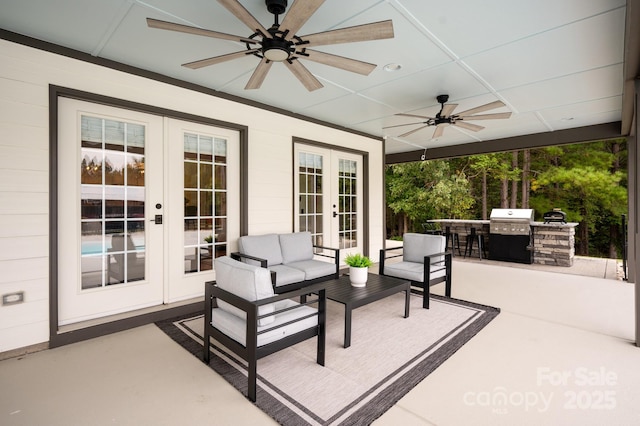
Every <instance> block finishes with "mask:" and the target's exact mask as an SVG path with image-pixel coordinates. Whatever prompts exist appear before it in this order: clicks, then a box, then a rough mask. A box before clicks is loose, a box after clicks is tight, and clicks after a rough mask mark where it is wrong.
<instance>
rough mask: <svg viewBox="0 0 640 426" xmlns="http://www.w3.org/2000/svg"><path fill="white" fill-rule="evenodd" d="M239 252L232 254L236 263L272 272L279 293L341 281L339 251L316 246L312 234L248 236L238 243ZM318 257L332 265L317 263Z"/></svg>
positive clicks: (275, 287)
mask: <svg viewBox="0 0 640 426" xmlns="http://www.w3.org/2000/svg"><path fill="white" fill-rule="evenodd" d="M238 250H239V251H238V252H236V253H232V254H231V257H232V258H233V259H235V260H241V261H243V262H245V263H250V264H255V265H259V266H261V267H263V268H268V269H269V270H270V271H271V272H272V274H273V275H274V276H273V277H272V279H273V285H274V291H275V292H276V293H282V292H287V291H291V290H295V289H298V288H302V287H306V286H308V285H309V284H313V283H316V282H320V281H326V280H329V279H334V278H335V279H337V278H338V277H339V271H340V249H335V248H331V247H324V246H319V245H314V244H313V241H312V238H311V233H309V232H293V233H287V234H265V235H245V236H243V237H240V238H239V239H238ZM326 252H329V254H327V253H326ZM316 256H320V257H326V258H329V259H332V262H325V261H322V260H317V259H315V257H316Z"/></svg>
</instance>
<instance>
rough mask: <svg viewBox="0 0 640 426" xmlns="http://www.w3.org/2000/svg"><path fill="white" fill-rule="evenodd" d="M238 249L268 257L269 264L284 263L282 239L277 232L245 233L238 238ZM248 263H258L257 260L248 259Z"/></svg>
mask: <svg viewBox="0 0 640 426" xmlns="http://www.w3.org/2000/svg"><path fill="white" fill-rule="evenodd" d="M238 249H239V250H240V253H243V254H248V255H249V256H255V257H259V258H261V259H266V260H267V266H273V265H280V264H281V263H282V251H281V250H280V239H279V238H278V235H277V234H265V235H245V236H243V237H240V238H239V239H238ZM246 263H249V264H256V263H257V262H253V261H252V260H250V259H247V260H246ZM258 265H259V263H258Z"/></svg>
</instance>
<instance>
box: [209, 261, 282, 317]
mask: <svg viewBox="0 0 640 426" xmlns="http://www.w3.org/2000/svg"><path fill="white" fill-rule="evenodd" d="M214 265H215V272H216V283H217V285H218V287H219V288H221V289H223V290H226V291H228V292H229V293H233V294H235V295H236V296H239V297H242V298H243V299H245V300H249V301H251V302H253V301H256V300H262V299H266V298H269V297H273V296H274V293H273V287H272V286H271V274H270V273H269V271H268V270H267V269H265V268H261V267H259V266H254V265H248V264H246V263H242V262H238V261H236V260H233V259H231V258H230V257H228V256H222V257H218V258H216V259H215V261H214ZM217 302H218V306H219V307H220V309H222V310H223V311H226V312H229V313H230V314H233V315H235V316H236V317H238V318H239V319H241V320H242V321H246V313H245V312H244V311H242V310H241V309H238V308H237V307H235V306H233V305H230V304H229V303H227V302H225V301H223V300H220V299H218V300H217ZM273 311H274V305H273V303H269V304H267V305H264V306H260V307H259V308H258V315H267V314H270V313H272V312H273ZM274 321H275V318H274V317H273V316H272V315H271V316H268V317H265V318H262V319H259V320H258V324H259V325H261V326H264V325H268V324H271V323H273V322H274Z"/></svg>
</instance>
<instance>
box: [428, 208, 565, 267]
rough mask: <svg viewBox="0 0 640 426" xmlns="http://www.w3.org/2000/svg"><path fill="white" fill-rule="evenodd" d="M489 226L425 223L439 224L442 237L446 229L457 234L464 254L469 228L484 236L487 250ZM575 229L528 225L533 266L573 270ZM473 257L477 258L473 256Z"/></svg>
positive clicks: (460, 221) (459, 221) (447, 221)
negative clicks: (530, 232)
mask: <svg viewBox="0 0 640 426" xmlns="http://www.w3.org/2000/svg"><path fill="white" fill-rule="evenodd" d="M489 222H490V221H489V220H468V219H434V220H430V221H428V223H433V224H439V226H440V229H441V230H442V231H443V233H444V230H445V227H447V226H449V227H450V232H452V233H458V235H459V237H460V244H461V249H462V250H464V242H465V239H466V236H467V235H468V234H469V233H470V229H471V228H472V227H473V228H476V232H478V233H482V234H483V235H484V238H485V241H486V243H485V244H486V245H487V246H489V245H490V244H491V235H490V233H489ZM576 226H578V224H577V223H575V222H570V223H544V222H531V227H532V231H533V263H537V264H541V265H556V266H572V265H573V259H574V257H575V234H576V232H575V229H576ZM474 247H475V246H474ZM474 251H475V248H474ZM456 254H457V250H456ZM472 255H473V256H477V254H475V253H474V254H472Z"/></svg>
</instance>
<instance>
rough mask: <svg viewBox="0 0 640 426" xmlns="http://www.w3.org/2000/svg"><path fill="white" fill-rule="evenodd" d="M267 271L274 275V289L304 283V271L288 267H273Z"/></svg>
mask: <svg viewBox="0 0 640 426" xmlns="http://www.w3.org/2000/svg"><path fill="white" fill-rule="evenodd" d="M269 270H270V271H273V272H275V273H276V287H277V286H280V285H285V284H292V283H299V282H301V281H304V271H301V270H299V269H296V268H291V267H290V266H289V265H275V266H272V267H270V268H269Z"/></svg>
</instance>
